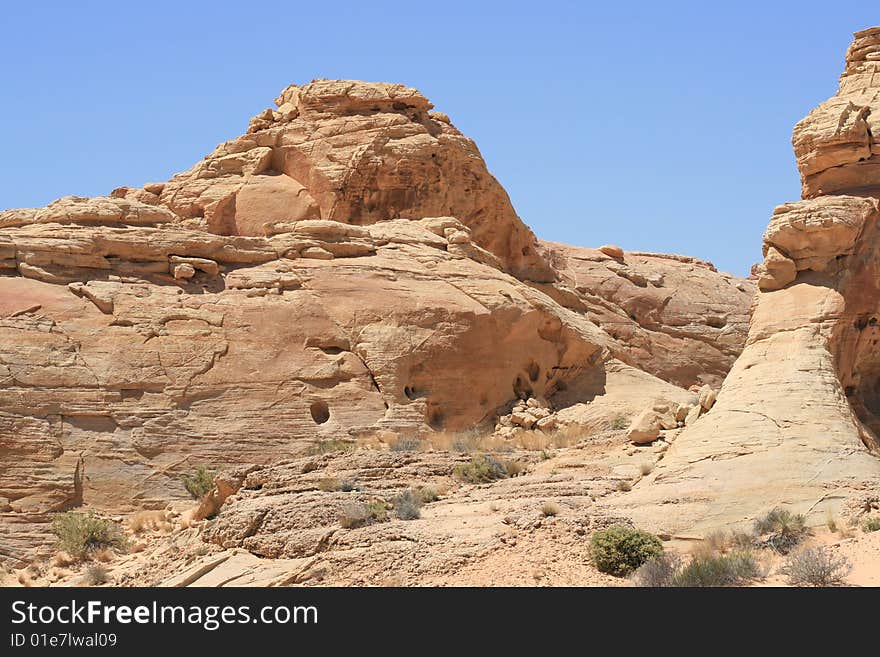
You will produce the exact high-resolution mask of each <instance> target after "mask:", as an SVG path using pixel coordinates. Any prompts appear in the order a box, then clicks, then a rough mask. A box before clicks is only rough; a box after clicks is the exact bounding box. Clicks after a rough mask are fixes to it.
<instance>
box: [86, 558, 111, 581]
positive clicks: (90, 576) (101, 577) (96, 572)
mask: <svg viewBox="0 0 880 657" xmlns="http://www.w3.org/2000/svg"><path fill="white" fill-rule="evenodd" d="M108 581H110V574H109V573H108V572H107V569H106V568H104V566H102V565H101V564H97V563H96V564H92V565H90V566H89V567H88V568H86V571H85V573H83V583H84V584H85V585H86V586H100V585H101V584H106V583H107V582H108Z"/></svg>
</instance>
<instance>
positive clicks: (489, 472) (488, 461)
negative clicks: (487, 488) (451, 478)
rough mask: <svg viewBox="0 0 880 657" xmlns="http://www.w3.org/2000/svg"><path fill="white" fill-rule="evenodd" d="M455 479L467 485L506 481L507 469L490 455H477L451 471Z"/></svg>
mask: <svg viewBox="0 0 880 657" xmlns="http://www.w3.org/2000/svg"><path fill="white" fill-rule="evenodd" d="M453 474H454V475H455V477H456V478H457V479H459V480H461V481H464V482H466V483H469V484H484V483H488V482H490V481H495V480H496V479H506V478H507V477H508V476H509V475H508V474H507V468H506V467H505V466H504V464H503V463H502V462H501V461H499V460H498V459H496V458H495V457H494V456H492V455H491V454H477V455H476V456H473V457H471V460H470V461H469V462H468V463H459V464H458V465H456V466H455V469H454V470H453Z"/></svg>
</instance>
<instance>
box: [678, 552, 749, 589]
mask: <svg viewBox="0 0 880 657" xmlns="http://www.w3.org/2000/svg"><path fill="white" fill-rule="evenodd" d="M761 575H762V573H761V567H760V566H759V565H758V561H757V560H756V559H755V556H754V554H752V552H751V551H750V550H734V551H733V552H731V553H730V554H695V555H694V556H693V558H692V559H691V561H690V563H688V564H687V565H686V566H684V567H683V568H681V569H680V570H679V571H678V572H676V573H675V574H674V575H673V577H672V580H671V583H670V586H682V587H714V586H741V585H743V584H745V583H747V582H750V581H752V580H754V579H757V578H759V577H761Z"/></svg>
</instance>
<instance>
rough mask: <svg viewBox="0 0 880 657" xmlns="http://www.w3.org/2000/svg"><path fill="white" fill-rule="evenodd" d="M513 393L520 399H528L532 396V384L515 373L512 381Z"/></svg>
mask: <svg viewBox="0 0 880 657" xmlns="http://www.w3.org/2000/svg"><path fill="white" fill-rule="evenodd" d="M513 394H514V395H516V396H517V397H519V398H520V399H528V398H529V397H531V396H532V386H531V385H529V382H528V381H527V380H526V377H524V376H522V375H517V377H516V379H514V381H513Z"/></svg>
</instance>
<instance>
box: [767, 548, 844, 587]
mask: <svg viewBox="0 0 880 657" xmlns="http://www.w3.org/2000/svg"><path fill="white" fill-rule="evenodd" d="M851 570H852V564H850V562H849V561H848V560H847V559H846V558H845V557H843V556H834V555H831V554H829V553H828V552H827V551H826V550H824V549H823V548H821V547H813V548H804V549H802V550H799V551H798V552H795V553H793V554H791V555H789V557H788V559H786V560H785V564H784V565H783V566H782V568H780V569H779V572H780V574H782V575H784V576H785V579H786V581H787V582H788V583H789V584H791V585H792V586H843V585H845V584H846V576H847V575H849V572H850V571H851Z"/></svg>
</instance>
